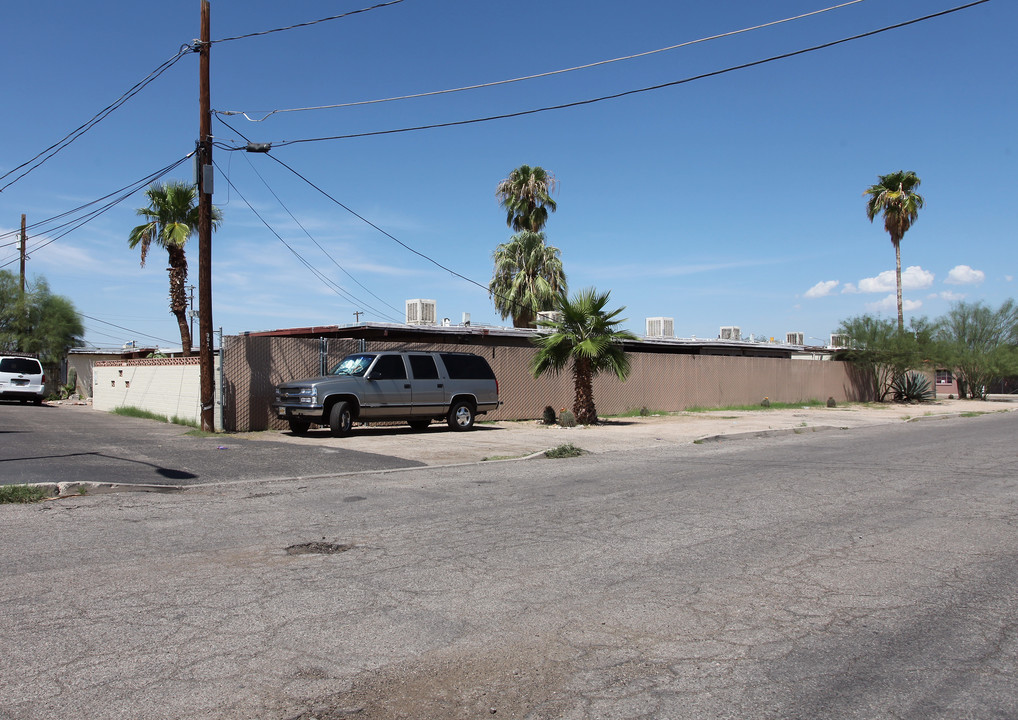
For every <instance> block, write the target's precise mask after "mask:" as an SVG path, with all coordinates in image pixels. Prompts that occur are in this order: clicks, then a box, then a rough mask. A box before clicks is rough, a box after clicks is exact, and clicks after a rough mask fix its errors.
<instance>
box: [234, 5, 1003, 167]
mask: <svg viewBox="0 0 1018 720" xmlns="http://www.w3.org/2000/svg"><path fill="white" fill-rule="evenodd" d="M989 1H990V0H975V1H974V2H970V3H968V4H966V5H959V6H958V7H954V8H950V9H948V10H943V11H941V12H937V13H933V14H931V15H925V16H923V17H919V18H914V19H912V20H906V21H904V22H900V23H896V24H894V25H888V26H886V27H882V28H879V29H877V30H870V31H868V32H865V33H860V34H858V35H852V36H851V37H846V38H842V39H840V40H833V41H831V42H827V43H823V44H821V45H814V46H812V47H809V48H804V49H802V50H794V51H792V52H787V53H783V54H781V55H773V56H771V57H768V58H765V59H763V60H754V61H752V62H748V63H742V64H741V65H733V66H730V67H727V68H724V69H722V70H714V71H712V72H708V73H702V74H700V75H693V76H691V77H686V78H683V79H681V80H673V81H671V82H667V83H661V84H659V85H651V86H648V87H643V88H638V89H636V90H626V91H623V92H619V93H613V94H611V95H602V96H601V97H596V98H589V99H586V100H577V101H575V102H569V103H561V104H559V105H547V106H544V107H540V108H534V109H532V110H520V111H518V112H511V113H503V114H501V115H489V116H486V117H480V118H472V119H470V120H454V121H450V122H444V123H433V124H430V125H417V126H414V127H404V128H394V129H392V130H374V131H369V132H361V133H349V134H346V135H331V136H326V137H316V138H302V139H299V140H282V141H276V142H272V143H266V145H269V146H274V147H285V146H287V145H296V144H298V143H309V142H323V141H326V140H349V139H353V138H362V137H374V136H379V135H395V134H398V133H405V132H416V131H419V130H434V129H436V128H446V127H457V126H462V125H474V124H477V123H483V122H491V121H494V120H506V119H509V118H517V117H524V116H527V115H536V114H538V113H543V112H550V111H552V110H564V109H567V108H574V107H581V106H583V105H593V104H594V103H599V102H604V101H606V100H617V99H619V98H623V97H627V96H629V95H638V94H641V93H645V92H651V91H654V90H661V89H664V88H669V87H674V86H676V85H684V84H686V83H690V82H693V81H694V80H703V79H706V78H710V77H716V76H718V75H725V74H727V73H730V72H735V71H736V70H745V69H747V68H751V67H756V66H758V65H765V64H767V63H771V62H775V61H777V60H786V59H788V58H792V57H796V56H798V55H805V54H807V53H811V52H816V51H818V50H825V49H827V48H831V47H834V46H836V45H842V44H844V43H847V42H852V41H854V40H861V39H863V38H867V37H871V36H873V35H879V34H881V33H885V32H888V31H890V30H898V29H900V28H903V27H907V26H909V25H915V24H916V23H920V22H924V21H926V20H932V19H934V18H938V17H941V16H944V15H950V14H951V13H956V12H959V11H961V10H967V9H969V8H972V7H975V6H976V5H982V4H984V3H987V2H989ZM216 147H219V148H220V149H222V150H228V151H236V150H244V149H245V148H244V147H230V146H228V145H225V144H222V143H217V144H216ZM273 159H275V158H273ZM277 162H279V161H278V160H277Z"/></svg>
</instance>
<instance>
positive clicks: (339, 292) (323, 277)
mask: <svg viewBox="0 0 1018 720" xmlns="http://www.w3.org/2000/svg"><path fill="white" fill-rule="evenodd" d="M215 165H216V167H217V168H219V171H220V172H222V168H221V167H219V165H218V163H215ZM224 177H225V178H226V182H227V184H228V185H229V186H230V187H231V188H232V189H233V191H234V192H235V193H237V196H238V197H240V199H241V200H243V201H244V204H245V205H247V207H248V209H249V210H251V212H253V213H254V215H255V217H257V218H258V219H259V220H260V221H261V222H262V224H263V225H264V226H265V227H266V228H267V229H268V231H269V232H271V233H272V234H273V235H275V236H276V239H277V240H279V242H281V243H283V245H284V246H285V247H286V249H287V250H289V251H290V252H291V253H293V255H294V257H296V258H297V259H298V260H299V261H300V262H301V263H302V264H303V265H304V267H306V268H307V269H308V270H310V271H311V273H312V274H313V275H314V276H315V277H317V278H318V279H319V280H321V281H322V283H324V284H325V285H326V286H327V287H329V289H331V290H332V291H333V292H335V293H336V294H337V295H339V296H340V297H342V298H343V299H344V300H346V301H348V302H352V303H354V304H357V305H362V306H364V307H367V308H369V309H370V310H371V311H372V312H374V313H375V314H376V315H378V316H379V317H383V318H387V319H389V320H393V319H394V318H393V316H391V315H388V314H387V313H384V312H382V311H380V310H378V309H377V308H374V307H371V306H370V305H368V304H367V303H364V302H362V301H361V300H360V299H359V298H356V297H354V296H353V295H351V294H350V293H348V292H347V291H346V290H344V289H343V288H342V287H341V286H340V285H338V284H337V283H335V282H333V281H332V280H331V279H329V278H328V277H327V276H326V275H325V274H324V273H323V272H321V271H320V270H319V269H318V268H316V267H314V266H313V265H312V264H311V263H310V262H308V261H307V260H306V259H305V258H304V256H302V255H301V254H300V253H299V252H297V250H296V249H295V248H294V247H293V246H292V245H290V243H288V242H286V240H284V239H283V236H282V235H280V234H279V233H278V232H276V230H275V229H274V228H273V227H272V226H271V225H269V223H268V221H267V220H266V219H265V218H263V217H262V216H261V214H260V213H259V212H258V211H257V210H255V209H254V206H253V205H252V204H251V203H250V202H248V200H247V198H246V197H244V194H243V193H242V192H240V190H238V189H237V186H236V185H234V184H233V181H232V180H230V178H229V177H228V176H226V175H225V174H224Z"/></svg>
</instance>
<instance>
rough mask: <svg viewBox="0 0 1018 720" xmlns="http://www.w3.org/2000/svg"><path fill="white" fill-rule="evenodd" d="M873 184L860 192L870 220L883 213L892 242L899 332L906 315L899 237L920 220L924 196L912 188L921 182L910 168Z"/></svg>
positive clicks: (902, 330) (885, 227)
mask: <svg viewBox="0 0 1018 720" xmlns="http://www.w3.org/2000/svg"><path fill="white" fill-rule="evenodd" d="M877 178H878V182H877V184H876V185H871V186H870V187H869V188H868V189H867V190H866V192H864V193H863V195H868V196H869V199H868V200H867V201H866V217H868V218H869V219H870V222H873V218H875V217H876V216H877V215H879V214H880V213H883V214H884V229H885V230H887V232H888V233H889V234H890V236H891V244H892V245H894V275H895V279H896V280H897V282H898V332H904V331H905V316H904V314H903V313H902V307H901V239H902V238H903V237H905V233H906V232H908V229H909V228H910V227H912V225H913V224H914V223H915V221H916V220H918V219H919V210H920V209H922V207H923V202H924V201H923V196H922V195H920V194H919V193H917V192H916V191H915V190H916V188H918V187H919V183H920V182H921V181H920V180H919V178H918V176H916V174H915V173H914V172H912V171H911V170H908V171H905V170H899V171H898V172H895V173H891V174H890V175H878V176H877Z"/></svg>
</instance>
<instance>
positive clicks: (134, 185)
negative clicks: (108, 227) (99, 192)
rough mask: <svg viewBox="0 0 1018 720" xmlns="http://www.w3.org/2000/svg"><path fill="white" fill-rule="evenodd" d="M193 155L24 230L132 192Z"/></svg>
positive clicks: (7, 234) (1, 236) (11, 233)
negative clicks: (123, 193) (129, 191)
mask: <svg viewBox="0 0 1018 720" xmlns="http://www.w3.org/2000/svg"><path fill="white" fill-rule="evenodd" d="M193 155H194V152H193V151H192V152H190V153H188V154H187V155H185V156H184V157H183V158H181V159H180V160H178V161H176V162H174V163H172V164H170V165H168V166H167V167H165V168H163V169H162V170H156V171H155V172H154V173H150V174H148V175H146V176H145V177H144V178H142V179H141V180H135V181H134V182H132V183H130V184H129V185H125V186H124V187H122V188H119V189H118V190H114V191H113V192H111V193H107V194H106V195H103V196H102V197H100V198H96V199H95V200H92V201H90V202H87V203H85V204H84V205H79V206H78V207H76V208H73V209H71V210H67V211H65V212H62V213H60V214H59V215H54V216H53V217H49V218H46V219H44V220H37V221H36V222H34V223H29V224H28V225H26V226H25V230H26V231H28V230H36V229H40V228H42V227H44V226H46V225H49V224H50V223H52V222H54V221H56V220H60V219H61V218H64V217H67V216H68V215H73V214H74V213H76V212H79V211H80V210H84V209H85V208H87V207H91V206H92V205H95V204H96V203H99V202H102V201H103V200H107V199H108V198H111V197H113V196H114V195H117V194H119V193H122V192H124V191H125V190H128V189H131V192H132V193H134V192H135V191H136V189H137V187H138V186H139V185H142V184H145V183H148V182H151V181H152V180H153V179H158V178H159V177H161V176H162V175H165V174H166V173H168V172H169V171H170V170H172V169H174V168H175V167H177V166H178V165H180V164H181V163H182V162H183V161H184V160H187V159H188V158H190V157H192V156H193ZM132 188H134V189H132ZM61 227H64V225H58V226H56V227H55V228H51V230H55V229H59V228H61ZM20 234H21V230H11V231H9V232H6V233H2V234H0V238H5V237H10V236H14V235H20ZM18 242H20V241H19V240H15V241H14V242H13V243H8V244H17V243H18ZM0 247H4V245H0Z"/></svg>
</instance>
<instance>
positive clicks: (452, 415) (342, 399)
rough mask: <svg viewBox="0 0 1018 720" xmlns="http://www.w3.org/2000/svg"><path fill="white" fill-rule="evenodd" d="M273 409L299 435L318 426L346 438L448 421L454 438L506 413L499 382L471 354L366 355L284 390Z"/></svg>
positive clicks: (280, 388) (349, 358)
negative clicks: (480, 420)
mask: <svg viewBox="0 0 1018 720" xmlns="http://www.w3.org/2000/svg"><path fill="white" fill-rule="evenodd" d="M272 407H273V408H275V411H276V413H277V416H278V417H279V418H281V419H285V420H286V421H287V422H288V423H289V424H290V430H291V431H292V432H293V433H294V434H295V435H303V434H304V433H306V432H307V431H308V428H309V427H310V426H311V424H312V423H314V424H316V425H323V426H328V427H329V429H330V430H331V431H332V434H333V436H335V437H343V436H344V435H347V434H348V433H349V432H350V428H351V427H352V425H353V423H354V422H363V423H367V422H373V421H391V420H405V421H406V422H407V423H409V425H410V427H411V428H413V429H414V430H423V429H424V428H426V427H428V425H429V424H430V423H431V421H432V420H436V419H438V420H441V419H444V420H446V422H448V424H449V427H450V428H452V429H453V430H470V429H471V428H473V426H474V419H475V418H476V417H477V416H478V415H482V414H484V413H486V412H488V411H489V410H495V409H496V408H497V407H498V381H497V380H496V379H495V373H494V372H492V370H491V366H490V365H488V362H487V361H486V360H485V359H484V358H482V357H481V356H480V355H473V354H471V353H458V352H423V351H422V352H415V351H384V352H363V353H355V354H353V355H348V356H347V357H345V358H343V360H342V361H341V362H339V363H338V364H337V365H336V366H335V367H334V368H332V371H331V372H330V373H329V374H328V375H326V376H324V377H319V378H312V379H310V380H300V381H293V382H288V383H284V384H282V385H279V386H277V387H276V395H275V401H274V402H273V403H272Z"/></svg>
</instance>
